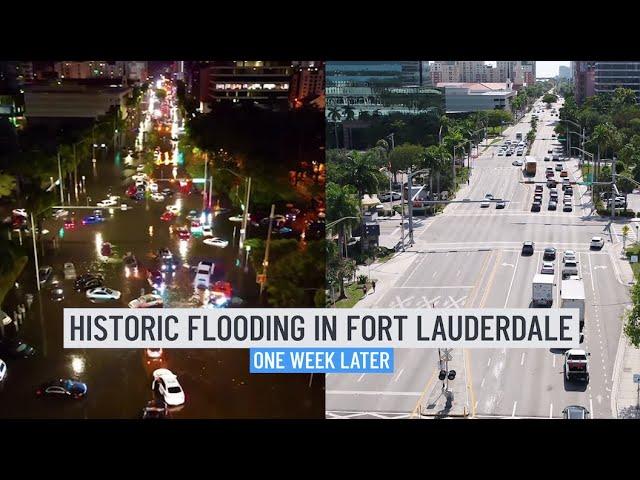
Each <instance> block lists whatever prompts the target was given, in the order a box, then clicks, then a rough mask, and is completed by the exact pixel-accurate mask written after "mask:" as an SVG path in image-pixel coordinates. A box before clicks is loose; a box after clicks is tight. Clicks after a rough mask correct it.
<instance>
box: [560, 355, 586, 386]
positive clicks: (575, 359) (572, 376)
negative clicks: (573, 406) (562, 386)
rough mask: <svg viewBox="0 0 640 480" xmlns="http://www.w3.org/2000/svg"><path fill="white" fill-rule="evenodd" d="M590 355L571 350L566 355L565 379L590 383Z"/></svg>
mask: <svg viewBox="0 0 640 480" xmlns="http://www.w3.org/2000/svg"><path fill="white" fill-rule="evenodd" d="M589 355H591V354H590V353H587V352H585V351H584V350H578V349H571V350H568V351H567V352H565V354H564V378H565V380H567V381H568V382H571V381H574V380H577V381H579V382H585V383H589Z"/></svg>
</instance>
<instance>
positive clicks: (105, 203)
mask: <svg viewBox="0 0 640 480" xmlns="http://www.w3.org/2000/svg"><path fill="white" fill-rule="evenodd" d="M117 204H118V202H117V201H116V200H113V199H111V198H107V199H105V200H101V201H99V202H98V203H97V204H96V205H98V206H99V207H102V208H108V207H113V206H114V205H117Z"/></svg>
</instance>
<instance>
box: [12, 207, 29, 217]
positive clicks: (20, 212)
mask: <svg viewBox="0 0 640 480" xmlns="http://www.w3.org/2000/svg"><path fill="white" fill-rule="evenodd" d="M11 213H13V214H14V215H17V216H19V217H24V218H27V211H26V210H25V209H24V208H14V209H13V210H12V211H11Z"/></svg>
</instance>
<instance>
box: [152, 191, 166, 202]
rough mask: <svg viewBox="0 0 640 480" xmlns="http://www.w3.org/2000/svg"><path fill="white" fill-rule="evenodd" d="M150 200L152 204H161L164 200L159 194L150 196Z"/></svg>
mask: <svg viewBox="0 0 640 480" xmlns="http://www.w3.org/2000/svg"><path fill="white" fill-rule="evenodd" d="M151 200H153V201H154V202H163V201H164V200H165V198H164V195H162V194H161V193H153V194H152V195H151Z"/></svg>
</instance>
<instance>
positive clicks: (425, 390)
mask: <svg viewBox="0 0 640 480" xmlns="http://www.w3.org/2000/svg"><path fill="white" fill-rule="evenodd" d="M437 373H438V369H437V368H436V369H435V370H434V371H433V374H432V375H431V378H430V379H429V381H428V382H427V385H426V386H425V387H424V390H423V391H422V395H420V398H419V399H418V403H416V406H415V407H413V410H412V411H411V418H413V417H415V415H416V412H417V411H418V410H419V409H420V405H421V404H422V399H423V398H424V396H425V395H426V394H427V392H428V391H430V388H431V384H432V383H433V381H434V380H435V379H436V374H437Z"/></svg>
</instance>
